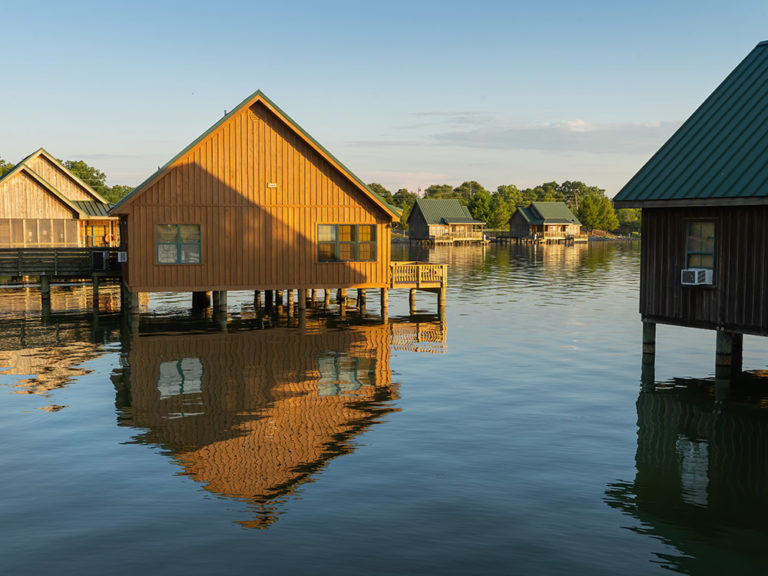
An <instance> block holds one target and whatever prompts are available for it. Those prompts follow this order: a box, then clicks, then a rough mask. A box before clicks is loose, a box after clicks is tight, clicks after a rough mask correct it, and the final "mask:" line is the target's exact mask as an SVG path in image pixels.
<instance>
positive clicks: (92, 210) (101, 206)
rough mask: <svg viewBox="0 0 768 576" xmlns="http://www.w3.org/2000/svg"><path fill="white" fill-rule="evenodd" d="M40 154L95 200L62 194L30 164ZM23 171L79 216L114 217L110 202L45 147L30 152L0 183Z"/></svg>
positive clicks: (0, 179)
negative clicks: (73, 198)
mask: <svg viewBox="0 0 768 576" xmlns="http://www.w3.org/2000/svg"><path fill="white" fill-rule="evenodd" d="M40 155H44V156H45V157H46V158H48V159H49V160H50V161H51V162H53V163H55V164H56V165H57V166H58V167H59V168H60V169H61V170H62V171H64V173H65V174H66V175H67V176H68V177H70V178H72V180H74V181H75V182H77V183H78V184H79V185H80V186H82V187H83V189H85V190H86V192H88V194H89V195H92V196H93V197H94V199H93V200H70V199H69V198H67V197H66V196H65V195H64V194H62V192H61V191H59V189H58V188H56V187H55V186H54V185H53V184H51V183H50V182H48V181H47V180H46V179H45V178H43V177H42V176H40V174H38V173H37V172H35V171H34V170H33V169H32V167H31V166H30V165H29V163H30V162H31V161H32V160H33V159H34V158H36V157H37V156H40ZM22 172H23V173H25V174H27V175H28V176H29V177H30V178H32V179H33V180H34V181H35V182H37V183H38V184H39V185H40V186H41V187H42V188H43V189H45V190H46V191H47V192H48V193H49V194H51V195H52V196H53V197H55V198H56V199H57V200H58V201H59V202H61V203H62V204H64V205H65V206H66V207H67V208H69V209H70V210H72V212H73V213H75V214H77V215H78V217H79V218H81V219H88V218H113V217H112V216H110V215H109V208H110V206H111V204H108V203H107V201H106V200H104V199H103V198H102V197H101V196H100V195H99V194H97V193H96V192H95V191H94V190H93V189H92V188H91V187H90V186H88V185H87V184H86V183H85V182H83V181H82V180H80V179H79V178H78V177H77V176H75V175H74V174H72V172H70V171H69V170H67V168H66V167H64V166H63V165H62V164H61V163H60V162H59V161H58V160H56V158H54V157H53V156H51V155H50V154H48V152H46V151H45V150H44V149H43V148H40V149H38V150H37V151H35V152H33V153H32V154H30V155H29V156H27V157H26V158H24V159H23V160H22V161H21V162H19V163H18V164H17V165H16V166H14V168H13V170H11V171H10V172H7V173H6V174H4V175H3V176H2V178H0V184H1V183H2V182H4V181H6V180H10V179H11V178H13V177H14V176H15V175H16V174H20V173H22Z"/></svg>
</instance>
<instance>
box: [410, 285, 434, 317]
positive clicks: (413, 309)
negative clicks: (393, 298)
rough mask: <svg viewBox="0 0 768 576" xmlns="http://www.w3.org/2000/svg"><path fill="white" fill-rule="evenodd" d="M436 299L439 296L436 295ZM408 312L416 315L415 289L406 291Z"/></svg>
mask: <svg viewBox="0 0 768 576" xmlns="http://www.w3.org/2000/svg"><path fill="white" fill-rule="evenodd" d="M438 297H439V294H438ZM438 308H439V306H438ZM408 311H409V312H410V313H411V314H415V313H416V288H411V289H410V290H408Z"/></svg>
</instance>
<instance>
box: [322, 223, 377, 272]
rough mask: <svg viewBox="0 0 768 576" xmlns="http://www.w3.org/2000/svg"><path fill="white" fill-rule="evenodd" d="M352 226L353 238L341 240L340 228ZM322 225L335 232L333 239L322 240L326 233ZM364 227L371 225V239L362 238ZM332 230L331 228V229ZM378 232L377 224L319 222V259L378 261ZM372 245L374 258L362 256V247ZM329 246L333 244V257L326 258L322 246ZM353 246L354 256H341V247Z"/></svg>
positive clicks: (329, 260) (326, 261)
mask: <svg viewBox="0 0 768 576" xmlns="http://www.w3.org/2000/svg"><path fill="white" fill-rule="evenodd" d="M346 226H349V227H351V234H350V236H351V238H352V239H351V240H341V235H340V230H341V228H342V227H346ZM322 227H327V228H329V229H331V230H332V231H333V232H332V234H330V235H331V236H332V237H333V239H332V240H320V238H321V237H323V236H324V235H323V234H322V233H321V229H322ZM364 227H369V228H370V230H371V239H370V240H360V230H361V229H362V228H364ZM329 231H330V230H329ZM377 237H378V232H377V226H376V224H318V225H317V261H318V262H322V263H333V262H376V261H377V260H378V255H379V254H378V252H379V251H378V241H377ZM363 245H364V246H370V247H372V248H373V252H372V254H373V257H372V258H361V257H360V247H361V246H363ZM324 246H325V247H327V246H333V258H325V257H323V255H322V252H321V251H322V248H323V247H324ZM342 247H344V248H347V249H349V248H351V249H352V258H341V249H342Z"/></svg>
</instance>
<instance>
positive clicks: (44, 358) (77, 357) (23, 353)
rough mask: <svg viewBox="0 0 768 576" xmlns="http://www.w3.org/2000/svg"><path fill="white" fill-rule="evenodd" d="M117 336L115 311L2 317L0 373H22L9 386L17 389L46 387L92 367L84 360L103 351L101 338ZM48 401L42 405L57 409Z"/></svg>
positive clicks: (37, 390) (46, 390)
mask: <svg viewBox="0 0 768 576" xmlns="http://www.w3.org/2000/svg"><path fill="white" fill-rule="evenodd" d="M119 338H120V330H119V321H118V317H117V316H115V315H101V316H95V315H55V316H51V317H48V318H46V319H45V320H44V321H43V320H42V319H41V318H40V317H39V316H38V317H34V316H30V317H29V318H13V317H11V318H4V319H3V321H2V322H0V374H7V375H12V376H20V378H18V379H13V381H12V384H11V386H12V387H13V389H14V391H15V392H17V393H19V394H40V395H42V396H44V397H49V395H50V392H52V391H53V390H56V389H58V388H63V387H65V386H67V385H69V384H70V383H72V382H73V381H74V380H75V379H76V378H77V377H78V376H82V375H84V374H88V373H89V372H90V371H89V370H88V369H87V368H85V367H83V366H82V364H83V363H85V362H88V361H90V360H93V359H95V358H98V357H100V356H102V355H103V354H104V353H105V352H106V349H105V344H107V343H111V342H117V341H118V340H119ZM61 408H63V406H59V405H55V404H51V405H48V406H45V407H43V408H42V409H43V410H47V411H57V410H60V409H61Z"/></svg>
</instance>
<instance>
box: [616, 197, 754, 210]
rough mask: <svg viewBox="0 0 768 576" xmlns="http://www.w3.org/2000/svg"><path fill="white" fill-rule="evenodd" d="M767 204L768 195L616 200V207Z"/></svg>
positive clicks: (693, 206)
mask: <svg viewBox="0 0 768 576" xmlns="http://www.w3.org/2000/svg"><path fill="white" fill-rule="evenodd" d="M766 204H768V197H764V196H759V197H754V198H701V199H685V198H681V199H677V200H618V201H616V202H615V206H616V208H696V207H708V206H719V207H725V208H727V207H729V206H764V205H766Z"/></svg>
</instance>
